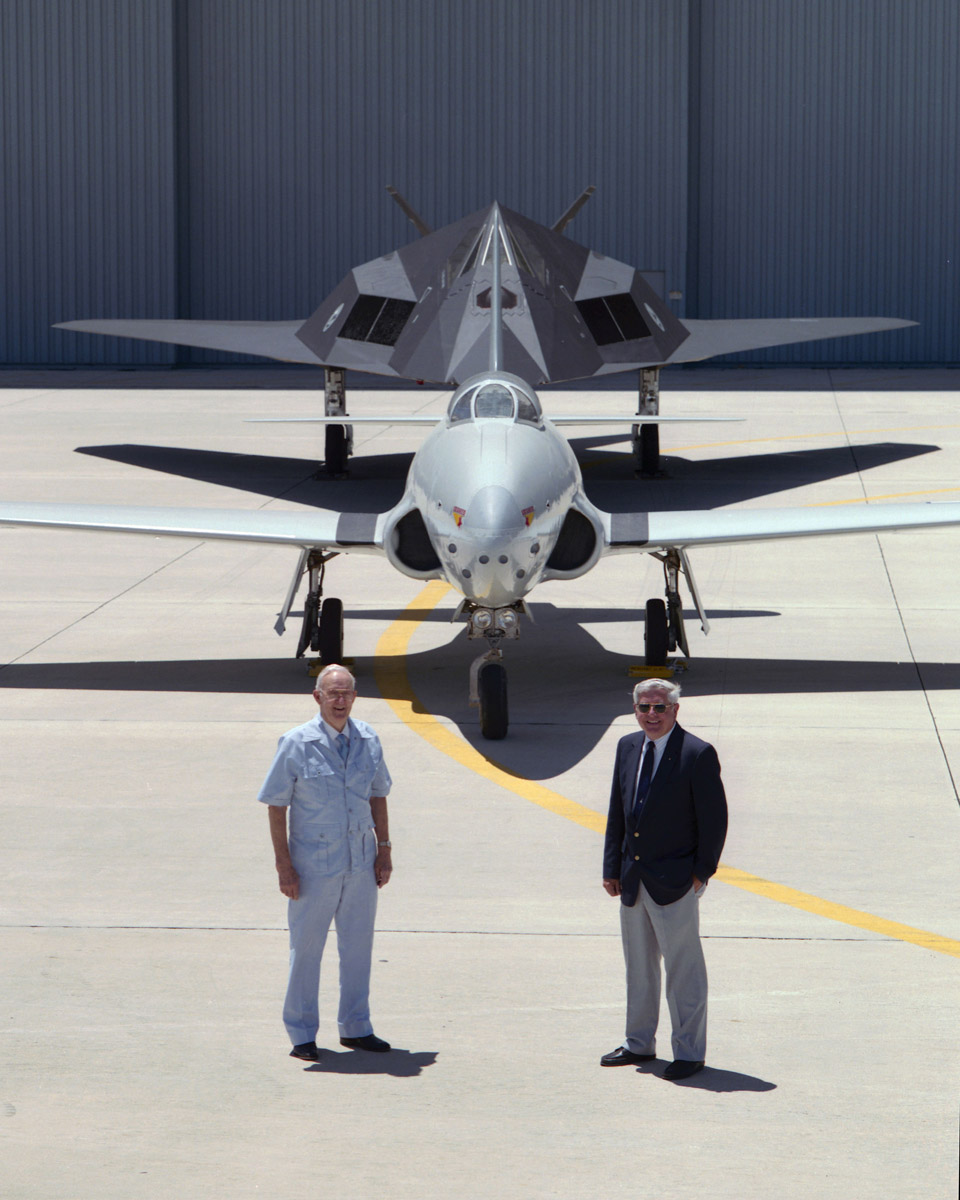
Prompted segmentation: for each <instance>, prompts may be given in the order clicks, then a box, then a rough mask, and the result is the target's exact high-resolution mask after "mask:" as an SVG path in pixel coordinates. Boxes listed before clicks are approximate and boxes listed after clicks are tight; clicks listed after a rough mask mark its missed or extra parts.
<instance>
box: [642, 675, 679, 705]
mask: <svg viewBox="0 0 960 1200" xmlns="http://www.w3.org/2000/svg"><path fill="white" fill-rule="evenodd" d="M644 692H662V693H663V694H664V696H666V698H667V703H668V704H678V703H679V701H680V684H679V683H674V681H673V680H672V679H641V680H640V682H639V683H638V684H637V686H636V687H635V688H634V689H633V702H634V704H636V703H637V702H638V701H639V699H640V697H641V696H642V695H643V693H644Z"/></svg>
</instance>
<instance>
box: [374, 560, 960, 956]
mask: <svg viewBox="0 0 960 1200" xmlns="http://www.w3.org/2000/svg"><path fill="white" fill-rule="evenodd" d="M450 590H451V589H450V586H449V584H446V583H443V582H440V581H436V582H433V583H428V584H427V586H426V587H425V588H424V589H423V591H422V592H421V593H420V595H419V596H417V597H416V599H415V600H412V601H411V602H410V604H408V605H407V607H406V609H405V610H404V612H403V614H402V615H401V616H400V617H398V618H397V620H396V621H394V622H393V624H391V625H390V627H389V628H388V629H387V630H386V631H385V632H384V633H383V634H382V636H381V637H380V640H379V641H378V642H377V648H376V651H375V654H374V676H375V678H376V681H377V686H378V687H379V689H380V694H381V695H382V696H383V698H384V699H385V700H386V702H387V704H389V705H390V708H391V709H392V710H393V712H394V713H395V714H396V715H397V717H399V719H400V720H401V721H403V723H404V724H405V725H408V726H409V727H410V728H411V729H412V730H413V731H414V733H416V734H419V736H420V737H422V738H423V739H424V740H425V741H427V742H429V743H430V745H431V746H433V747H435V748H436V749H437V750H439V751H441V753H443V754H446V755H448V756H449V757H450V758H452V759H454V760H455V761H456V762H458V763H460V764H461V765H463V766H465V767H468V768H469V769H470V770H471V771H474V772H476V774H478V775H480V776H482V777H483V778H484V779H489V780H490V782H491V783H496V784H499V786H500V787H502V788H506V789H507V791H510V792H513V793H515V794H516V795H517V796H520V797H522V798H523V799H524V800H529V801H530V802H531V803H533V804H537V805H539V806H540V807H541V808H544V809H546V810H547V811H548V812H552V813H556V815H557V816H558V817H564V818H565V819H566V820H568V821H573V822H575V823H576V824H577V825H582V826H583V827H584V828H585V829H591V830H593V831H594V832H595V833H603V832H604V829H605V828H606V823H607V821H606V817H605V816H604V815H601V814H600V813H598V812H594V810H593V809H592V808H587V807H586V805H583V804H578V803H577V802H576V801H575V800H568V799H567V798H566V796H561V795H560V794H559V793H558V792H554V791H551V789H550V788H546V787H544V786H543V785H542V784H540V783H535V782H534V781H533V780H532V779H525V778H524V777H523V776H521V775H517V774H516V773H515V772H513V771H510V770H508V769H507V768H506V767H502V766H499V765H498V764H497V763H493V762H490V760H489V759H487V758H485V757H484V756H483V755H482V754H480V753H479V751H477V750H475V749H474V748H473V747H472V746H471V745H470V744H469V742H465V741H464V740H463V738H462V737H460V736H459V735H457V734H454V733H452V732H451V731H450V730H449V729H448V728H447V727H446V726H445V725H443V724H442V723H441V722H440V721H438V720H437V718H436V717H435V716H433V715H432V714H431V713H428V712H427V711H426V710H425V709H424V707H423V705H422V704H421V703H420V701H419V700H418V699H417V696H416V693H415V692H414V690H413V688H412V687H411V686H410V680H409V679H408V677H407V668H406V657H407V648H408V646H409V644H410V638H411V637H412V636H413V633H414V630H415V629H416V627H417V626H418V625H419V624H420V622H421V620H422V619H423V614H424V613H425V612H428V611H430V610H432V609H434V608H436V606H437V605H438V604H439V603H440V601H441V600H442V599H443V598H444V597H445V596H446V594H447V592H449V591H450ZM716 878H717V879H719V880H720V881H721V882H723V883H728V884H730V885H731V886H732V887H738V888H742V889H743V890H744V891H747V892H753V893H755V894H756V895H758V896H765V897H766V898H767V899H768V900H776V901H777V902H778V903H780V904H788V905H790V906H791V907H792V908H798V909H801V910H802V911H804V912H809V913H813V914H814V915H816V916H820V917H827V918H828V919H829V920H831V921H839V922H840V923H841V924H844V925H852V926H854V927H856V928H857V929H866V930H869V931H870V932H871V933H878V934H881V935H882V936H883V937H888V938H893V939H895V940H897V941H901V942H912V943H913V944H914V945H915V946H923V947H924V948H925V949H927V950H935V951H937V952H938V953H939V954H950V955H952V956H953V957H955V958H960V941H957V940H955V939H953V938H948V937H943V936H942V935H940V934H937V933H927V932H926V931H925V930H923V929H914V928H913V927H912V926H910V925H901V924H899V922H897V921H887V920H885V919H884V918H883V917H875V916H873V915H872V914H871V913H865V912H860V911H859V910H858V909H855V908H847V907H846V905H843V904H834V903H833V902H832V901H830V900H823V899H821V898H820V897H819V896H813V895H810V893H808V892H800V891H797V889H796V888H791V887H787V886H785V885H784V884H781V883H773V882H772V881H771V880H769V879H761V878H760V876H759V875H751V874H749V872H747V871H740V870H738V869H737V868H736V867H728V866H726V864H724V863H721V865H720V868H719V870H718V871H717V875H716Z"/></svg>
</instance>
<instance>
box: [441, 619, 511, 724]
mask: <svg viewBox="0 0 960 1200" xmlns="http://www.w3.org/2000/svg"><path fill="white" fill-rule="evenodd" d="M526 611H527V610H526V606H525V605H524V603H523V601H520V602H519V603H518V604H515V605H510V606H509V607H506V608H483V607H481V606H479V605H476V604H474V603H473V602H472V601H469V600H464V601H462V602H461V604H460V607H459V608H458V609H457V611H456V613H455V614H454V620H461V621H466V622H467V626H468V628H467V637H468V638H481V637H482V638H485V639H486V642H487V649H486V651H485V652H484V653H483V654H481V655H480V656H479V657H478V658H475V659H474V661H473V662H472V663H471V665H470V703H471V704H474V705H476V706H477V707H478V708H479V710H480V732H481V733H482V734H483V736H484V737H485V738H486V739H487V740H488V741H499V740H500V739H501V738H505V737H506V736H507V729H508V727H509V724H510V714H509V708H508V704H507V669H506V667H505V666H504V665H503V652H502V651H501V649H500V646H501V643H502V642H503V641H504V639H506V638H516V637H518V636H519V633H520V617H521V615H523V614H524V613H526Z"/></svg>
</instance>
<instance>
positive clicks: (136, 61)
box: [0, 0, 174, 363]
mask: <svg viewBox="0 0 960 1200" xmlns="http://www.w3.org/2000/svg"><path fill="white" fill-rule="evenodd" d="M172 52H173V29H172V20H171V4H170V2H169V0H136V2H131V0H84V3H82V4H67V3H62V2H61V0H4V3H3V4H0V194H2V222H0V279H2V310H0V362H5V363H60V362H77V361H82V362H155V363H162V362H170V361H172V359H173V353H174V352H173V351H172V350H171V349H170V348H169V347H163V346H150V347H145V346H143V345H142V344H138V343H130V342H126V343H124V342H119V341H113V340H112V339H106V338H97V337H90V336H86V335H78V334H72V333H64V332H62V331H60V330H52V329H51V328H50V326H51V325H52V324H53V322H55V321H62V320H66V319H69V318H70V317H79V316H85V317H96V316H150V315H163V314H164V313H168V312H169V311H170V308H171V306H172V303H173V285H174V256H173V247H174V243H173V230H174V206H173V145H174V143H173V128H172V123H171V115H172V111H173V107H172V91H171V88H172V77H173V76H172Z"/></svg>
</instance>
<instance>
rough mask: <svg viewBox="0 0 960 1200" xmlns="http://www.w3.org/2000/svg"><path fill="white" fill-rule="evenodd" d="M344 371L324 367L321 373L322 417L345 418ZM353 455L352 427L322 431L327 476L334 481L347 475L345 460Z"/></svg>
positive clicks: (327, 427) (331, 426)
mask: <svg viewBox="0 0 960 1200" xmlns="http://www.w3.org/2000/svg"><path fill="white" fill-rule="evenodd" d="M345 376H346V371H344V370H343V369H342V368H341V367H325V368H324V372H323V415H324V416H325V417H340V416H342V417H346V415H347V394H346V388H345V386H344V380H345ZM352 453H353V426H352V425H346V424H344V425H327V426H326V428H325V430H324V452H323V460H324V465H325V467H326V469H327V474H328V475H331V476H333V478H334V479H344V478H345V477H346V475H347V459H348V458H349V457H350V455H351V454H352Z"/></svg>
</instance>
